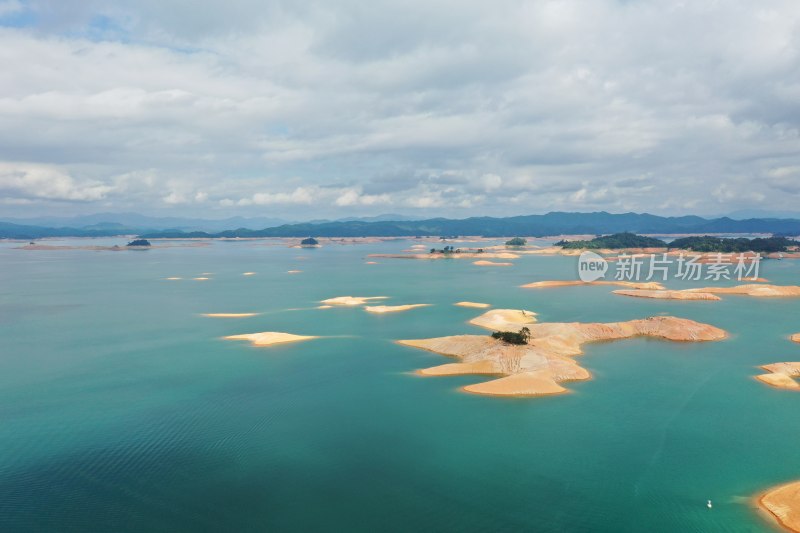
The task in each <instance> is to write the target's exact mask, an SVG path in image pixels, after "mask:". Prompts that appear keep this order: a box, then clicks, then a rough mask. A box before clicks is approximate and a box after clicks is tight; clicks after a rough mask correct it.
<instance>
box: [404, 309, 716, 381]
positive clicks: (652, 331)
mask: <svg viewBox="0 0 800 533" xmlns="http://www.w3.org/2000/svg"><path fill="white" fill-rule="evenodd" d="M500 311H511V310H508V309H506V310H500ZM490 313H491V312H490ZM512 313H516V317H515V318H517V319H519V320H521V319H520V315H519V313H520V312H519V311H512ZM486 314H488V313H486ZM482 316H485V315H482ZM500 316H501V317H502V315H500ZM478 318H480V317H478ZM528 318H532V317H528ZM508 325H511V324H508ZM519 327H520V325H519V324H518V323H517V324H516V328H514V329H518V328H519ZM525 327H527V328H528V329H529V330H530V334H531V337H530V340H529V342H528V344H524V345H512V344H506V343H504V342H502V341H500V340H497V339H493V338H492V337H491V336H489V335H454V336H449V337H435V338H431V339H412V340H400V341H397V342H398V343H399V344H402V345H405V346H411V347H415V348H419V349H423V350H428V351H431V352H434V353H438V354H441V355H445V356H448V357H455V358H457V359H459V360H460V361H459V362H458V363H451V364H445V365H440V366H435V367H432V368H426V369H423V370H418V371H417V373H418V374H419V375H423V376H447V375H461V374H484V375H485V374H490V375H501V376H505V377H501V378H498V379H494V380H491V381H488V382H485V383H478V384H473V385H468V386H466V387H464V388H463V390H464V391H466V392H470V393H473V394H483V395H489V396H542V395H550V394H560V393H563V392H567V389H565V388H564V387H563V386H562V385H561V383H563V382H567V381H581V380H586V379H590V378H591V374H590V373H589V371H588V370H586V369H585V368H583V367H581V366H580V365H578V363H577V362H576V361H575V359H574V357H575V356H577V355H580V354H581V353H583V351H582V345H583V344H585V343H590V342H600V341H609V340H619V339H627V338H632V337H638V336H647V337H652V338H657V339H664V340H671V341H685V342H703V341H717V340H722V339H724V338H725V337H726V336H727V333H726V332H725V331H724V330H721V329H719V328H716V327H714V326H711V325H709V324H703V323H700V322H695V321H693V320H688V319H684V318H676V317H669V316H657V317H650V318H645V319H639V320H630V321H628V322H611V323H580V322H572V323H532V322H527V325H526V326H525ZM490 329H494V327H491V328H490Z"/></svg>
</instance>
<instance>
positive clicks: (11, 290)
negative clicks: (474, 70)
mask: <svg viewBox="0 0 800 533" xmlns="http://www.w3.org/2000/svg"><path fill="white" fill-rule="evenodd" d="M124 242H125V241H124V240H121V239H98V240H92V241H87V240H72V241H68V240H64V241H54V242H53V244H80V245H84V244H124ZM411 244H413V241H392V242H383V243H377V244H363V245H347V246H345V245H328V246H324V247H322V248H319V249H302V250H300V249H293V248H287V247H286V246H284V245H276V243H275V242H274V241H240V242H215V243H213V244H211V245H210V246H205V247H173V248H160V249H152V250H147V251H124V252H118V253H114V252H108V251H86V250H56V251H42V250H36V251H34V250H31V251H28V250H19V249H14V247H16V246H19V243H3V244H0V265H2V266H0V531H3V532H17V531H47V532H50V531H103V532H111V531H115V532H116V531H120V532H124V531H148V532H151V531H158V532H160V531H164V532H182V531H209V532H212V531H213V532H219V531H378V530H381V531H408V530H433V531H486V530H491V531H537V532H549V531H553V532H560V531H570V532H572V531H592V532H614V533H619V532H634V531H636V532H639V531H648V532H687V531H689V532H690V531H697V532H707V531H715V532H716V531H725V532H751V531H773V530H774V529H773V527H772V526H771V525H770V524H769V523H768V522H767V521H765V520H764V519H763V518H762V517H761V516H759V514H758V513H757V512H756V511H755V510H754V508H753V505H752V502H751V501H750V497H751V496H752V495H754V494H757V493H758V492H759V491H761V490H764V489H766V488H769V487H771V486H773V485H776V484H779V483H783V482H786V481H789V480H795V479H800V394H797V393H793V392H791V391H781V390H776V389H772V388H769V387H767V386H765V385H762V384H760V383H758V382H756V381H755V380H754V379H753V378H752V376H754V375H755V374H757V373H759V370H758V369H757V368H756V367H757V366H758V365H761V364H766V363H771V362H776V361H797V360H800V345H798V344H793V343H791V342H790V341H789V340H788V338H787V337H788V336H789V335H790V334H792V333H796V332H800V299H758V298H749V297H737V296H723V300H722V301H719V302H691V301H658V300H644V299H638V298H625V297H621V296H615V295H613V294H612V293H611V291H612V290H613V287H574V288H559V289H550V290H530V289H520V288H519V285H521V284H523V283H528V282H532V281H538V280H549V279H575V278H576V264H577V261H576V259H575V258H572V257H536V256H524V257H522V258H520V259H517V260H515V261H514V263H515V264H514V266H512V267H508V268H482V267H477V266H474V265H472V264H471V261H469V260H440V261H412V260H398V259H376V261H378V262H379V264H376V265H368V264H365V262H366V261H367V259H366V256H367V254H370V253H394V252H399V251H401V250H402V249H404V248H407V247H408V246H410V245H411ZM487 244H491V243H487ZM292 269H299V270H302V272H301V273H299V274H294V275H292V274H287V271H288V270H292ZM247 271H254V272H257V275H254V276H250V277H245V276H242V273H243V272H247ZM206 272H209V273H211V274H209V275H207V277H209V278H211V279H209V280H208V281H193V280H192V279H191V278H193V277H196V276H201V275H202V274H203V273H206ZM761 275H762V276H764V277H767V278H769V279H770V281H771V282H773V283H775V284H798V283H800V262H798V261H791V260H784V261H769V262H766V263H764V264H763V265H762V269H761ZM171 276H180V277H182V278H184V279H183V280H181V281H166V280H165V278H167V277H171ZM667 285H668V286H669V287H670V288H684V287H688V286H698V285H697V284H692V283H688V282H676V281H673V280H670V281H668V282H667ZM344 295H353V296H388V297H390V298H389V299H388V300H385V301H384V302H382V303H386V304H387V305H398V304H407V303H408V304H410V303H429V304H433V305H432V306H430V307H425V308H419V309H413V310H410V311H407V312H403V313H396V314H387V315H372V314H369V313H366V312H365V311H364V310H363V309H362V308H360V307H355V308H334V309H316V306H317V305H319V301H320V300H322V299H325V298H331V297H334V296H344ZM461 300H470V301H476V302H487V303H491V304H492V305H493V306H494V307H496V308H525V309H529V310H532V311H535V312H537V313H539V317H538V318H539V320H540V321H544V322H550V321H618V320H629V319H634V318H642V317H646V316H652V315H658V314H670V315H675V316H680V317H685V318H691V319H694V320H698V321H701V322H707V323H710V324H713V325H715V326H718V327H721V328H723V329H726V330H728V331H729V332H730V333H731V337H730V338H729V339H727V340H725V341H722V342H716V343H704V344H693V343H682V344H673V343H668V342H661V341H656V340H645V339H632V340H624V341H619V342H614V343H603V344H596V345H588V346H586V347H585V348H586V349H585V351H586V354H585V355H584V356H583V357H582V358H581V359H580V363H581V364H582V365H583V366H585V367H586V368H588V369H589V370H590V371H591V372H592V374H593V375H594V379H593V380H591V381H586V382H582V383H572V384H568V385H567V386H568V388H569V389H571V390H572V391H573V392H572V394H566V395H561V396H555V397H550V398H535V399H501V398H487V397H480V396H474V395H469V394H465V393H462V392H460V391H459V387H461V386H463V385H465V384H469V383H476V382H479V381H482V380H483V378H481V377H476V376H464V377H446V378H421V377H417V376H415V375H413V374H412V372H413V371H414V370H415V369H418V368H423V367H429V366H433V365H437V364H442V363H445V362H448V361H449V360H448V359H446V358H444V357H441V356H439V355H436V354H433V353H429V352H425V351H421V350H416V349H413V348H409V347H404V346H399V345H397V344H395V343H394V342H393V341H395V340H397V339H408V338H422V337H433V336H442V335H452V334H460V333H474V334H487V333H488V332H487V331H485V330H482V329H480V328H476V327H474V326H470V325H469V324H467V323H466V321H467V320H469V319H470V318H472V317H474V316H477V315H478V314H480V313H482V311H481V310H479V309H466V308H460V307H454V306H453V303H455V302H457V301H461ZM223 312H228V313H243V312H257V313H261V314H260V315H258V316H255V317H252V318H243V319H213V318H206V317H203V316H201V314H202V313H223ZM260 331H284V332H289V333H295V334H301V335H319V336H322V338H320V339H316V340H311V341H307V342H302V343H296V344H287V345H282V346H276V347H269V348H254V347H252V346H250V345H249V344H248V343H240V342H232V341H224V340H221V337H222V336H225V335H232V334H239V333H253V332H260ZM708 499H711V500H713V502H714V508H713V509H711V510H709V509H707V508H706V505H705V504H706V500H708Z"/></svg>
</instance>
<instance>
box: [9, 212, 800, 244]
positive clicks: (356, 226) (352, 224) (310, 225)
mask: <svg viewBox="0 0 800 533" xmlns="http://www.w3.org/2000/svg"><path fill="white" fill-rule="evenodd" d="M392 219H393V220H392ZM34 221H36V222H40V223H39V224H33V223H32V222H34ZM19 222H23V221H21V220H15V221H14V222H13V223H10V222H0V238H10V239H38V238H44V237H104V236H115V235H134V234H135V235H140V236H142V237H144V238H147V239H157V238H213V237H227V238H232V237H251V238H252V237H308V236H314V237H406V236H417V235H425V236H453V235H483V236H486V237H505V236H513V235H524V236H532V237H537V236H538V237H544V236H550V235H586V234H608V233H622V232H631V233H640V234H641V233H647V234H674V233H695V234H705V233H779V234H785V235H800V220H798V219H795V218H788V219H787V218H750V219H745V220H734V219H732V218H728V217H721V218H713V219H707V218H703V217H699V216H682V217H661V216H657V215H650V214H647V213H642V214H638V213H622V214H612V213H606V212H604V211H601V212H597V213H565V212H552V213H547V214H545V215H526V216H515V217H506V218H494V217H473V218H465V219H447V218H432V219H427V220H408V219H407V217H402V216H400V215H381V216H378V217H368V218H363V219H342V220H337V221H314V222H305V223H301V224H286V223H284V222H283V221H279V220H277V219H270V218H250V219H246V218H242V217H234V218H228V219H224V220H202V219H185V218H172V217H167V218H156V217H146V216H143V215H137V214H135V213H126V214H122V215H111V214H108V213H106V214H97V215H91V216H87V217H78V218H73V219H63V218H55V217H42V218H38V219H25V221H24V222H26V223H25V224H22V223H19ZM64 222H69V223H70V224H69V225H66V226H61V224H62V223H64ZM255 224H261V225H262V226H261V227H260V229H256V228H254V227H253V226H254V225H255ZM278 224H280V225H278ZM220 227H221V228H223V229H221V230H217V229H215V228H220ZM233 228H236V229H233Z"/></svg>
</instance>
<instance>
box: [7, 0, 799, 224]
mask: <svg viewBox="0 0 800 533" xmlns="http://www.w3.org/2000/svg"><path fill="white" fill-rule="evenodd" d="M799 127H800V2H798V1H797V0H760V1H757V2H756V1H744V0H742V1H736V0H730V1H718V0H685V1H683V0H671V1H658V0H651V1H646V0H542V1H537V0H532V1H527V2H523V1H511V0H494V1H493V2H487V1H484V0H480V1H472V0H436V1H431V0H396V1H395V0H386V1H385V0H372V1H369V2H364V1H360V0H326V1H305V0H289V1H273V0H268V1H265V0H224V1H223V0H171V1H165V0H116V1H113V0H69V1H66V0H29V1H26V0H0V215H2V216H36V215H42V214H87V213H93V212H98V211H132V210H133V211H138V212H142V213H146V214H174V215H187V216H204V217H208V218H221V217H225V216H231V215H244V216H252V215H266V216H280V217H284V218H290V219H302V218H319V217H323V216H324V217H332V216H362V215H373V214H378V213H402V214H407V215H421V216H453V217H463V216H471V215H474V214H486V215H501V216H502V215H511V214H529V213H542V212H547V211H550V210H575V211H593V210H608V211H613V212H623V211H648V212H653V213H658V214H687V213H695V214H704V215H712V214H719V213H729V212H735V211H738V210H744V209H747V210H763V211H769V210H775V211H782V212H786V211H789V212H798V211H800V207H798V205H800V204H798V199H800V133H799V131H798V128H799Z"/></svg>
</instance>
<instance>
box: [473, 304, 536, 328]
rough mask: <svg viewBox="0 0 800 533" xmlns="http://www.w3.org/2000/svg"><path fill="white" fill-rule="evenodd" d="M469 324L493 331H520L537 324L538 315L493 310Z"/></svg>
mask: <svg viewBox="0 0 800 533" xmlns="http://www.w3.org/2000/svg"><path fill="white" fill-rule="evenodd" d="M469 323H470V324H473V325H475V326H480V327H482V328H486V329H491V330H493V331H519V330H520V329H521V328H523V327H526V326H529V325H531V324H535V323H536V313H534V312H533V311H526V310H525V309H492V310H491V311H486V312H485V313H484V314H482V315H481V316H477V317H475V318H473V319H472V320H470V321H469Z"/></svg>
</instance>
